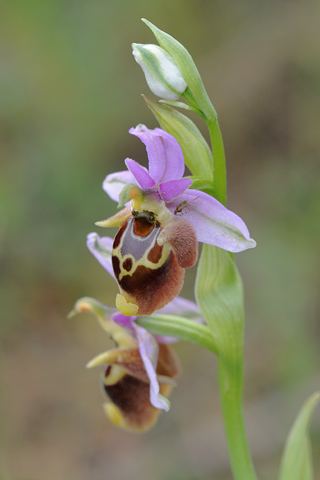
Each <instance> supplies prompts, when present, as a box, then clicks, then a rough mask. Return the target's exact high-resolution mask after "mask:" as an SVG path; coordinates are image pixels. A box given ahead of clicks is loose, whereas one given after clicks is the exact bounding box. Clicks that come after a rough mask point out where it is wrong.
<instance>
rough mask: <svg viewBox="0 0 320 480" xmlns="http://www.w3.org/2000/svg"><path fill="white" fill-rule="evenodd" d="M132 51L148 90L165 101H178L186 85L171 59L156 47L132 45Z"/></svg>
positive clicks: (161, 49)
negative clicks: (143, 75)
mask: <svg viewBox="0 0 320 480" xmlns="http://www.w3.org/2000/svg"><path fill="white" fill-rule="evenodd" d="M132 49H133V52H132V53H133V56H134V58H135V60H136V62H137V63H138V64H139V65H140V67H141V68H142V70H143V72H144V74H145V77H146V81H147V84H148V86H149V88H150V90H151V91H152V92H153V93H154V94H155V95H157V96H158V97H160V98H164V99H165V100H178V98H179V97H180V95H181V94H182V93H183V92H184V91H185V89H186V88H187V83H186V82H185V80H184V79H183V77H182V75H181V73H180V71H179V69H178V67H177V65H176V64H175V63H174V61H173V59H172V57H171V56H170V55H169V54H168V53H167V52H166V51H165V50H164V49H163V48H161V47H158V46H157V45H152V44H150V45H142V44H139V43H133V44H132Z"/></svg>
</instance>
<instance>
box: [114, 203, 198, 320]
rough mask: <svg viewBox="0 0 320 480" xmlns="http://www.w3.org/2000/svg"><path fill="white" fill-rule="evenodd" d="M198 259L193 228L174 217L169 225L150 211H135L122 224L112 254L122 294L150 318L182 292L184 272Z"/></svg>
mask: <svg viewBox="0 0 320 480" xmlns="http://www.w3.org/2000/svg"><path fill="white" fill-rule="evenodd" d="M196 259H197V238H196V234H195V231H194V229H193V227H192V226H191V225H190V223H189V222H188V221H186V220H185V219H183V218H177V217H174V216H173V215H172V217H171V218H170V221H169V222H167V224H166V225H162V224H160V223H159V221H158V220H157V216H156V215H155V214H153V213H152V212H148V211H142V212H139V211H133V212H132V214H131V215H130V216H129V218H127V219H126V220H125V221H124V222H123V223H122V225H121V227H120V230H119V232H118V233H117V235H116V237H115V239H114V243H113V251H112V265H113V270H114V274H115V277H116V279H117V282H118V284H119V287H120V292H121V294H122V295H123V296H124V298H125V299H126V301H127V302H130V303H132V304H135V305H137V306H138V307H139V309H138V312H137V314H138V315H150V314H151V313H153V312H154V311H155V310H159V309H160V308H162V307H164V306H165V305H166V304H167V303H169V302H171V301H172V300H173V299H174V298H175V297H176V296H177V295H178V294H179V292H180V290H181V288H182V284H183V278H184V269H185V268H187V267H191V266H192V265H194V263H195V262H196Z"/></svg>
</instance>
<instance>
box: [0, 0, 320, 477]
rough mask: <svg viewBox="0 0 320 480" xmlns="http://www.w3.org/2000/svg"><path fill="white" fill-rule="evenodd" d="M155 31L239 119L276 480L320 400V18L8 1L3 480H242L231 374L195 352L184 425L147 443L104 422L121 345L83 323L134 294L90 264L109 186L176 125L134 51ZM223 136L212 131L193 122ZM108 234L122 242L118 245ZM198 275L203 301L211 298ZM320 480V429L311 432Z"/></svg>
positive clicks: (156, 432) (300, 13)
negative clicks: (108, 359)
mask: <svg viewBox="0 0 320 480" xmlns="http://www.w3.org/2000/svg"><path fill="white" fill-rule="evenodd" d="M141 17H145V18H147V19H149V20H150V21H152V22H153V23H155V24H156V25H157V26H158V27H159V28H161V29H163V30H165V31H167V32H168V33H170V34H172V35H173V36H175V37H176V38H177V39H178V40H180V41H181V42H182V43H183V44H184V45H185V46H186V47H187V48H188V49H189V51H190V53H191V54H192V55H193V57H194V59H195V61H196V63H197V65H198V68H199V70H200V72H201V74H202V76H203V80H204V83H205V85H206V87H207V90H208V93H209V95H210V97H211V99H212V101H213V103H214V105H215V107H216V109H217V111H218V113H219V118H220V124H221V128H222V133H223V136H224V141H225V146H226V153H227V161H228V193H229V197H228V206H229V208H230V209H232V210H235V211H236V212H237V213H238V214H239V215H240V216H241V217H242V218H243V219H244V220H245V221H246V223H247V224H248V226H249V228H250V232H251V234H252V236H253V238H255V239H256V240H257V243H258V246H257V248H256V249H255V250H252V251H248V252H245V253H242V254H239V255H237V261H238V265H239V268H240V271H241V273H242V275H243V278H244V283H245V294H246V310H247V324H246V350H245V363H246V389H245V411H246V421H247V426H248V436H249V442H250V444H251V447H252V452H253V456H254V460H255V464H256V467H257V470H258V473H259V479H261V480H267V479H273V478H277V473H278V466H279V459H280V455H281V450H282V446H283V443H284V441H285V437H286V435H287V433H288V430H289V428H290V426H291V424H292V422H293V419H294V417H295V415H296V413H297V411H298V409H299V408H300V406H301V404H302V402H303V401H304V400H305V399H306V397H307V396H308V395H309V394H311V393H312V392H314V391H315V390H316V389H319V386H320V362H319V342H320V327H319V320H320V302H319V286H320V273H319V272H320V256H319V240H320V222H319V211H320V189H319V178H320V177H319V174H320V167H319V153H320V135H319V125H320V28H319V24H320V23H319V20H320V17H319V4H318V3H317V2H311V1H310V2H308V1H307V2H302V1H297V0H291V1H289V0H287V1H281V2H279V1H275V0H270V1H268V2H261V1H258V0H242V1H241V2H239V1H237V0H212V1H209V0H176V1H172V0H154V1H153V2H150V1H146V0H137V1H134V2H132V1H130V0H117V1H110V0H91V1H90V2H89V1H86V0H77V1H75V0H63V1H62V0H45V1H44V0H38V1H37V0H28V1H23V0H21V1H18V0H17V1H15V0H7V1H4V2H2V5H1V17H0V18H1V20H0V21H1V28H0V38H1V47H0V48H1V55H0V127H1V128H0V136H1V142H0V149H1V150H0V155H1V157H0V158H1V160H0V162H1V163H0V168H1V171H0V272H1V290H0V304H1V343H2V348H1V367H2V368H1V375H2V401H1V427H2V428H1V453H0V471H1V474H0V475H2V477H1V478H2V479H3V480H52V479H55V480H57V479H59V480H60V479H61V480H65V479H66V480H89V479H90V480H105V479H110V480H113V479H119V480H126V479H130V480H138V479H139V480H141V479H152V480H207V479H208V480H209V479H213V478H214V479H216V480H227V479H228V480H230V479H231V474H230V468H229V463H228V457H227V450H226V445H225V438H224V433H223V426H222V422H221V413H220V407H219V399H218V391H217V382H216V368H215V367H216V364H215V359H214V358H212V356H211V354H209V353H208V352H205V351H202V350H201V349H200V348H199V347H196V346H193V345H188V344H184V343H181V344H179V345H177V347H176V348H177V351H178V352H179V355H180V358H181V363H182V370H183V371H182V374H181V376H180V378H179V380H178V387H177V388H176V389H175V390H174V392H173V395H172V397H171V400H172V409H171V411H170V412H169V413H168V414H162V415H161V417H160V420H159V422H158V424H157V426H156V427H155V428H154V429H153V430H152V431H150V432H149V433H147V434H145V435H143V436H136V435H134V434H128V433H125V432H123V431H121V430H117V429H116V428H114V427H113V426H111V425H110V424H109V423H108V421H107V419H106V418H104V415H103V412H102V408H101V404H102V401H103V398H102V395H101V393H100V389H99V381H98V377H99V371H98V370H92V371H87V370H85V368H84V366H85V364H86V362H87V361H88V360H90V359H91V358H92V357H93V356H95V355H96V354H98V353H100V352H102V351H104V350H105V349H107V348H109V347H111V345H112V344H111V342H110V341H109V340H108V339H107V338H106V336H105V335H104V334H103V332H102V331H101V330H100V329H99V327H98V325H97V324H96V322H95V320H94V318H93V317H90V316H89V315H88V316H86V315H83V316H79V317H76V318H75V319H72V320H67V319H66V315H67V313H68V312H69V311H70V310H71V309H72V306H73V304H74V302H75V300H76V299H77V298H79V297H81V296H84V295H88V296H93V297H96V298H97V299H98V300H100V301H102V302H104V303H106V304H110V305H112V304H113V302H114V297H115V294H116V292H117V288H116V285H115V284H114V283H113V282H112V281H111V279H110V278H109V276H108V274H107V273H106V272H105V271H104V270H103V269H102V267H101V266H100V265H99V264H98V263H97V261H96V260H95V259H94V257H93V256H91V255H90V253H89V252H88V251H87V249H86V245H85V240H86V235H87V233H88V232H90V231H93V230H95V226H94V222H95V221H97V220H101V219H103V218H106V217H108V215H110V214H112V212H114V211H115V204H114V203H113V202H112V201H111V200H109V199H108V197H107V195H106V194H105V193H104V192H103V191H102V188H101V183H102V181H103V179H104V177H105V176H106V174H108V173H110V172H112V171H115V170H120V169H122V168H123V167H124V164H123V161H124V159H125V158H126V157H127V156H129V157H131V158H134V159H136V160H138V161H139V162H145V161H146V156H145V152H144V148H143V146H142V144H140V142H139V141H138V140H137V139H136V138H134V137H132V136H130V135H129V134H128V130H129V128H130V127H131V126H135V125H137V124H139V123H144V124H146V125H147V126H148V127H150V128H154V127H155V126H157V125H156V122H155V120H154V118H153V117H152V114H151V113H150V112H149V110H148V109H147V108H146V106H145V105H144V102H143V100H142V99H141V97H140V94H141V93H145V94H146V95H150V96H151V97H153V95H152V94H151V93H150V92H149V90H148V87H147V86H146V83H145V81H144V77H143V74H142V71H141V70H140V68H139V67H138V65H137V64H136V63H135V62H134V59H133V57H132V54H131V47H130V44H131V42H137V43H153V42H154V39H153V36H152V34H151V32H150V31H149V30H148V29H147V27H146V26H145V25H144V24H143V23H142V22H141V21H140V18H141ZM192 118H193V119H194V120H195V121H196V122H197V123H198V125H199V126H200V128H201V129H202V131H203V132H204V134H205V135H207V133H206V131H205V129H204V126H203V125H202V124H201V123H199V122H198V120H197V119H196V118H194V117H192ZM100 233H104V232H102V231H101V232H100ZM194 275H195V268H193V269H191V271H190V272H188V275H187V279H186V282H185V286H184V290H183V294H184V296H187V297H188V298H193V282H194ZM311 437H312V443H313V453H314V459H315V460H316V463H317V465H316V470H315V471H316V476H315V478H318V479H320V463H319V457H320V412H319V408H318V410H317V411H316V412H315V415H314V417H313V421H312V426H311Z"/></svg>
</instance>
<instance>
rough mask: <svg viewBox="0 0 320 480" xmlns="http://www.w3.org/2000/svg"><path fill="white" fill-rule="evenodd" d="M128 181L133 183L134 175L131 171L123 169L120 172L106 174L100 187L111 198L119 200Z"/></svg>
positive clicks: (134, 181)
mask: <svg viewBox="0 0 320 480" xmlns="http://www.w3.org/2000/svg"><path fill="white" fill-rule="evenodd" d="M129 183H134V184H135V183H136V180H135V177H134V176H133V175H132V173H131V172H128V171H127V170H124V171H122V172H116V173H110V175H107V176H106V178H105V179H104V182H103V184H102V188H103V190H104V191H105V192H106V193H107V194H108V195H109V197H110V198H111V199H112V200H114V201H115V202H119V197H120V193H121V191H122V189H123V188H124V187H125V186H126V185H128V184H129Z"/></svg>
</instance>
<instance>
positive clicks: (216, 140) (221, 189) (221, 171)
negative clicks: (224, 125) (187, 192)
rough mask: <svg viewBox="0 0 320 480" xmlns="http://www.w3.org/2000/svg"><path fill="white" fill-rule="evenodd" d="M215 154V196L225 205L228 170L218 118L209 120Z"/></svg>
mask: <svg viewBox="0 0 320 480" xmlns="http://www.w3.org/2000/svg"><path fill="white" fill-rule="evenodd" d="M207 125H208V128H209V132H210V139H211V146H212V154H213V196H214V197H215V198H216V199H217V200H219V202H221V203H222V204H223V205H226V202H227V171H226V160H225V153H224V146H223V139H222V135H221V130H220V127H219V123H218V119H217V117H216V118H213V119H212V120H207Z"/></svg>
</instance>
